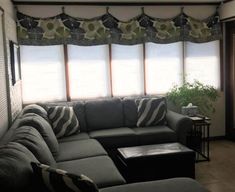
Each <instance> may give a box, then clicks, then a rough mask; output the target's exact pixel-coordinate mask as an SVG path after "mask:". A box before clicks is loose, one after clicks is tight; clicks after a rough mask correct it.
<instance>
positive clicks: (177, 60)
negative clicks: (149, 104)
mask: <svg viewBox="0 0 235 192" xmlns="http://www.w3.org/2000/svg"><path fill="white" fill-rule="evenodd" d="M145 47H146V92H147V94H163V93H166V92H167V91H169V89H170V88H172V87H173V86H174V85H180V84H181V83H182V79H183V66H182V64H183V53H182V52H183V48H182V42H179V43H171V44H154V43H147V44H146V46H145Z"/></svg>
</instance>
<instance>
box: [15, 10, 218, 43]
mask: <svg viewBox="0 0 235 192" xmlns="http://www.w3.org/2000/svg"><path fill="white" fill-rule="evenodd" d="M17 33H18V41H19V43H20V44H22V45H55V44H75V45H84V46H89V45H101V44H110V43H118V44H125V45H132V44H139V43H145V42H154V43H173V42H177V41H191V42H196V43H203V42H209V41H213V40H218V39H220V38H221V36H222V34H221V26H220V20H219V15H218V13H217V12H216V13H215V14H214V15H212V16H211V17H209V18H207V19H205V20H197V19H194V18H192V17H190V16H187V15H186V14H184V13H181V14H179V15H178V16H176V17H174V18H172V19H159V18H153V17H150V16H148V15H146V14H144V13H143V14H141V15H139V16H137V17H135V18H132V19H130V20H129V21H125V22H124V21H119V20H118V19H117V18H115V17H114V16H112V15H111V14H110V13H107V14H104V15H102V16H100V17H96V18H92V19H81V18H75V17H71V16H69V15H67V14H65V13H62V14H60V15H57V16H54V17H50V18H34V17H31V16H28V15H25V14H23V13H20V12H17Z"/></svg>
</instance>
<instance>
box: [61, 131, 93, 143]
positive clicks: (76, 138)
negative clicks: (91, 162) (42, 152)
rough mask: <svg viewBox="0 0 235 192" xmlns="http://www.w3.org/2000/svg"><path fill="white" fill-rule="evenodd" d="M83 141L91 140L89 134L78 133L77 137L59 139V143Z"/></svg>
mask: <svg viewBox="0 0 235 192" xmlns="http://www.w3.org/2000/svg"><path fill="white" fill-rule="evenodd" d="M83 139H90V137H89V135H88V134H87V133H78V134H75V135H70V136H67V137H63V138H60V139H58V142H59V143H62V142H67V141H77V140H83Z"/></svg>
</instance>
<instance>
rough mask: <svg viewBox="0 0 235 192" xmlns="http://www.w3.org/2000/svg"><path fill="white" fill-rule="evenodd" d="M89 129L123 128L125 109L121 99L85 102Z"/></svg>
mask: <svg viewBox="0 0 235 192" xmlns="http://www.w3.org/2000/svg"><path fill="white" fill-rule="evenodd" d="M85 113H86V122H87V129H88V130H89V131H91V130H98V129H107V128H118V127H123V107H122V102H121V100H120V99H119V98H112V99H100V100H91V101H86V102H85Z"/></svg>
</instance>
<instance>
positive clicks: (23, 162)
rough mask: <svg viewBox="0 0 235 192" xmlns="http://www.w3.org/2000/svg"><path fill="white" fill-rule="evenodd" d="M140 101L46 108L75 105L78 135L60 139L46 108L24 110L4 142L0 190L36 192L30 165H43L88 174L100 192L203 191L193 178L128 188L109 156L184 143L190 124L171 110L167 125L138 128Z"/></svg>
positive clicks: (115, 100)
mask: <svg viewBox="0 0 235 192" xmlns="http://www.w3.org/2000/svg"><path fill="white" fill-rule="evenodd" d="M135 100H136V98H122V99H120V98H112V99H102V100H89V101H77V102H64V103H48V104H43V106H44V107H45V106H46V107H48V106H55V105H65V106H72V107H73V109H74V112H75V114H76V116H77V119H78V121H79V124H80V130H81V131H80V132H79V133H77V134H74V135H71V136H68V137H63V138H60V139H57V138H56V136H55V134H54V133H53V131H52V127H51V125H50V122H49V121H48V119H47V114H45V110H44V108H42V107H40V106H38V105H34V106H35V108H34V109H33V110H32V108H30V109H29V108H28V109H27V106H26V108H25V109H24V110H23V111H22V114H21V115H20V116H19V117H18V118H17V119H16V120H15V122H14V123H13V125H12V126H11V127H10V129H9V130H8V131H7V133H6V134H5V135H4V136H3V137H2V138H1V139H0V188H1V189H4V192H7V191H10V192H14V191H24V192H27V191H29V192H31V191H37V189H35V185H34V176H33V171H32V168H31V165H30V162H32V161H34V162H40V163H44V164H48V165H50V166H52V167H56V168H60V169H63V170H66V171H68V172H70V173H75V174H85V175H87V176H88V177H89V178H91V179H92V180H93V181H94V182H95V183H96V184H97V186H98V188H99V190H100V191H101V192H127V191H128V192H132V191H133V192H153V191H154V192H155V191H158V192H167V191H169V192H170V191H174V192H175V191H181V192H182V191H183V192H187V191H190V192H204V191H206V190H205V189H204V188H203V187H202V186H201V185H200V184H199V183H197V182H196V181H194V180H192V179H189V178H175V179H168V180H160V181H151V182H143V183H134V184H126V181H125V179H124V178H123V176H122V175H121V174H120V172H119V171H118V169H117V168H116V166H115V164H114V162H113V161H112V159H111V158H110V156H109V153H108V152H109V151H112V150H115V149H117V148H118V147H127V146H136V145H146V144H156V143H166V142H176V141H177V142H181V143H183V144H185V142H186V135H187V132H188V131H189V130H190V129H191V126H192V122H191V120H190V119H189V118H187V117H185V116H182V115H180V114H177V113H175V112H173V111H170V110H168V111H167V114H166V122H167V123H166V124H165V125H161V126H159V125H158V126H152V127H136V121H137V107H136V104H135Z"/></svg>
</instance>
